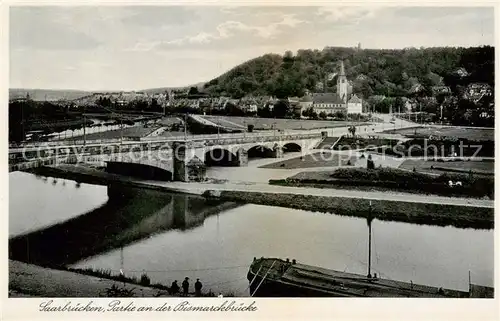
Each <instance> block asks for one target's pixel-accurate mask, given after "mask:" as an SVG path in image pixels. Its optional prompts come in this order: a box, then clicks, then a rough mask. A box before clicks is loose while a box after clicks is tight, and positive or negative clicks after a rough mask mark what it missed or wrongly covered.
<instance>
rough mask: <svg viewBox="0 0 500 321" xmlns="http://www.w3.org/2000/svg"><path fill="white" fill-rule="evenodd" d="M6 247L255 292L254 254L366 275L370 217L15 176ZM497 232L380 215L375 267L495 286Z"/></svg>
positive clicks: (37, 256)
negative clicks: (251, 282)
mask: <svg viewBox="0 0 500 321" xmlns="http://www.w3.org/2000/svg"><path fill="white" fill-rule="evenodd" d="M9 203H10V204H9V235H10V241H9V254H10V257H11V258H12V259H17V260H21V261H25V262H31V263H34V264H40V265H47V266H54V267H58V266H68V267H74V268H92V269H95V270H98V269H99V270H109V271H111V272H113V273H115V274H118V273H119V271H120V270H122V271H123V272H124V273H125V275H127V276H138V277H140V275H141V274H142V273H146V274H147V275H148V276H149V277H150V278H151V281H152V282H153V283H157V282H159V283H162V284H165V285H170V283H171V282H172V281H174V280H178V282H181V281H182V280H183V279H184V277H186V276H187V277H189V278H190V279H191V284H194V281H195V280H196V278H199V279H200V280H201V281H202V282H203V284H204V287H203V290H204V291H208V290H212V291H213V292H214V293H218V292H223V293H226V294H228V293H232V294H234V295H237V296H245V295H248V281H247V280H246V274H247V271H248V266H249V264H250V263H251V261H252V259H253V257H260V256H268V257H281V258H290V259H296V260H297V261H298V262H302V263H305V264H309V265H317V266H321V267H324V268H330V269H337V270H341V271H347V272H353V273H362V274H365V273H366V272H367V259H368V225H367V222H366V220H364V219H360V218H354V217H345V216H339V215H333V214H326V213H315V212H308V211H302V210H294V209H287V208H278V207H271V206H262V205H251V204H246V205H239V204H233V203H220V202H217V201H209V200H205V199H203V198H201V197H193V196H187V195H183V194H166V193H161V192H156V191H151V190H140V189H133V188H130V187H123V186H118V185H114V186H95V185H88V184H77V183H76V182H74V181H70V180H62V179H54V178H50V177H49V178H46V177H36V176H35V175H32V174H27V173H21V172H14V173H10V174H9ZM493 244H494V232H493V230H474V229H458V228H454V227H437V226H426V225H415V224H407V223H399V222H382V221H378V220H374V221H373V223H372V273H373V272H377V274H379V275H380V276H382V277H385V278H390V279H395V280H401V281H410V280H411V281H413V282H414V283H420V284H428V285H433V286H440V287H445V288H452V289H458V290H467V289H468V273H469V271H470V272H471V278H472V282H473V283H476V284H480V285H487V286H493V274H494V272H493V271H494V269H493V266H494V265H493V261H494V252H493Z"/></svg>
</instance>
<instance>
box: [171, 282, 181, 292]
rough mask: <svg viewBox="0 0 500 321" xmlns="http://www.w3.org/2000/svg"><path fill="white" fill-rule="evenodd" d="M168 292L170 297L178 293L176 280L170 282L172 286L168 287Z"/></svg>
mask: <svg viewBox="0 0 500 321" xmlns="http://www.w3.org/2000/svg"><path fill="white" fill-rule="evenodd" d="M170 292H171V294H172V295H176V294H177V293H179V285H178V284H177V280H175V281H174V282H172V285H171V286H170Z"/></svg>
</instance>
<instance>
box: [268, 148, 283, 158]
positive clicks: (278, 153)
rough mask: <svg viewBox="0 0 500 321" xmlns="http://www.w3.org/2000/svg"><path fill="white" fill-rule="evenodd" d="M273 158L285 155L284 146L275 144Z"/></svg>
mask: <svg viewBox="0 0 500 321" xmlns="http://www.w3.org/2000/svg"><path fill="white" fill-rule="evenodd" d="M271 157H272V158H281V157H283V147H281V146H275V147H274V148H273V150H272V152H271Z"/></svg>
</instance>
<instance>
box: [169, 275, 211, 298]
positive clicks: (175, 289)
mask: <svg viewBox="0 0 500 321" xmlns="http://www.w3.org/2000/svg"><path fill="white" fill-rule="evenodd" d="M202 287H203V284H201V282H200V279H196V282H195V283H194V293H195V296H201V288H202ZM179 291H180V287H179V285H178V284H177V280H175V281H174V282H172V285H171V286H170V294H171V295H177V294H179ZM188 294H189V278H188V277H187V276H186V277H185V278H184V281H182V293H181V295H183V296H188Z"/></svg>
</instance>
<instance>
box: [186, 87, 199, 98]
mask: <svg viewBox="0 0 500 321" xmlns="http://www.w3.org/2000/svg"><path fill="white" fill-rule="evenodd" d="M199 93H200V92H199V91H198V88H197V87H191V88H189V91H188V95H189V96H192V95H198V94H199Z"/></svg>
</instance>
